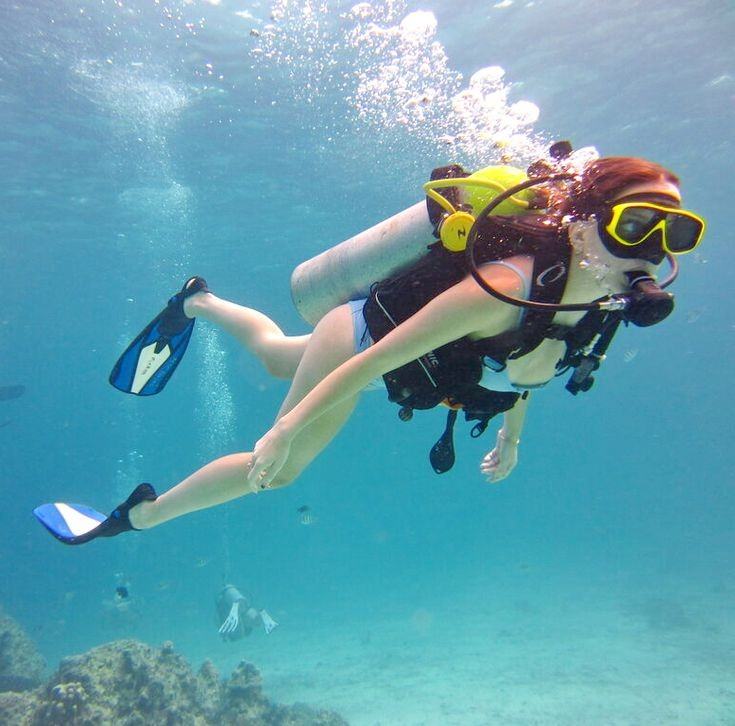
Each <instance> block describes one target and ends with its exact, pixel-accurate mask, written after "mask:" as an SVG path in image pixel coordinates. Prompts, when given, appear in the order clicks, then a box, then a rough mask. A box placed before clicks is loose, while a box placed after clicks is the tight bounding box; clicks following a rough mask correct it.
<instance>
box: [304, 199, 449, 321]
mask: <svg viewBox="0 0 735 726" xmlns="http://www.w3.org/2000/svg"><path fill="white" fill-rule="evenodd" d="M433 230H434V226H433V225H432V223H431V221H430V220H429V214H428V212H427V210H426V202H423V201H422V202H417V203H416V204H414V205H413V206H412V207H409V208H408V209H404V210H403V211H402V212H399V213H398V214H395V215H393V216H392V217H389V218H388V219H385V220H383V221H382V222H380V223H379V224H376V225H375V226H373V227H370V228H369V229H366V230H365V231H363V232H360V233H359V234H356V235H355V236H354V237H350V239H348V240H345V241H344V242H341V243H340V244H338V245H336V246H335V247H332V248H331V249H329V250H326V251H325V252H322V253H321V254H319V255H317V256H316V257H312V258H311V259H310V260H306V262H302V263H301V264H300V265H299V266H298V267H297V268H296V269H295V270H294V271H293V273H292V275H291V296H292V298H293V301H294V305H296V309H297V310H298V311H299V313H300V315H301V317H302V318H304V320H306V321H307V322H308V323H311V325H316V324H317V323H318V322H319V320H320V319H321V318H322V317H323V316H324V315H325V314H326V313H327V312H329V311H330V310H331V309H332V308H334V307H337V306H338V305H342V304H343V303H346V302H347V301H348V300H357V299H359V298H363V297H367V295H368V293H369V292H370V285H372V284H373V283H374V282H377V281H378V280H383V279H385V278H386V277H389V276H390V275H392V274H393V273H395V272H397V271H398V270H400V269H402V268H404V267H408V266H409V265H412V264H413V263H414V262H416V261H417V260H419V259H421V257H423V256H424V255H425V254H426V251H427V246H428V245H429V244H430V243H431V242H433V241H435V239H434V237H433Z"/></svg>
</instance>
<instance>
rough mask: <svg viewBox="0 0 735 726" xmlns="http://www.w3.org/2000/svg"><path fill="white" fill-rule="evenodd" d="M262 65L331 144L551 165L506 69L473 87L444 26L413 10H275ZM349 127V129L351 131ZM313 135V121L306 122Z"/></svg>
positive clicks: (385, 6)
mask: <svg viewBox="0 0 735 726" xmlns="http://www.w3.org/2000/svg"><path fill="white" fill-rule="evenodd" d="M270 17H271V22H270V23H268V24H266V25H264V26H263V28H262V29H261V30H259V31H258V33H257V36H256V40H257V42H256V43H255V46H254V47H253V50H252V52H253V57H254V58H255V59H256V63H257V67H258V69H259V71H260V72H262V74H263V75H264V76H267V75H268V73H269V71H271V70H274V69H277V70H280V76H279V79H278V80H279V82H281V83H286V84H287V85H289V92H290V93H291V95H292V97H294V98H295V99H296V100H297V101H298V102H300V104H301V105H302V106H303V107H313V108H316V109H318V110H319V113H318V114H317V118H316V119H315V120H313V121H311V123H312V125H313V128H317V127H318V128H321V129H323V128H324V127H325V125H326V126H328V127H329V128H328V133H329V134H330V135H331V136H337V135H340V134H350V135H359V134H360V133H363V132H365V131H369V132H370V133H371V141H374V143H375V144H377V145H379V146H382V147H383V148H384V149H385V150H386V152H390V151H398V150H401V151H402V152H404V153H405V152H406V151H414V152H418V153H419V155H423V154H430V155H432V156H434V157H436V156H438V155H441V156H444V157H451V158H453V159H455V160H457V161H460V162H461V163H464V164H467V165H469V166H471V167H472V166H479V165H482V164H487V163H492V162H499V161H508V162H514V163H524V162H527V161H531V160H533V159H535V158H538V157H539V156H540V155H542V153H543V151H544V147H545V144H546V142H545V139H543V138H541V136H540V135H539V134H537V133H535V132H534V131H533V125H534V123H535V122H536V121H537V119H538V116H539V109H538V107H537V106H536V105H535V104H533V103H531V102H530V101H522V100H521V101H515V102H512V101H511V100H510V94H511V88H512V87H511V84H509V83H508V82H506V80H505V72H504V70H503V69H502V68H501V67H499V66H490V67H487V68H483V69H481V70H478V71H477V72H476V73H475V74H474V75H473V76H472V77H471V78H470V79H469V81H466V80H465V79H464V78H463V76H462V74H461V73H459V72H458V71H456V70H454V69H453V68H452V66H451V63H450V61H449V58H448V56H447V53H446V50H445V48H444V46H443V45H442V44H441V43H440V42H439V41H438V40H437V38H436V35H437V27H438V24H437V19H436V17H435V16H434V14H433V13H431V12H428V11H415V12H410V13H408V12H407V8H406V3H405V2H404V1H403V0H376V1H375V2H360V3H358V4H356V5H354V6H353V7H352V8H351V9H350V10H349V11H347V12H340V10H339V6H338V5H336V4H335V3H330V2H329V1H328V0H306V1H305V2H304V1H300V0H275V1H274V3H273V6H272V12H271V16H270ZM346 120H347V121H348V123H345V121H346ZM305 123H306V124H307V125H308V124H309V123H310V122H309V121H306V122H305Z"/></svg>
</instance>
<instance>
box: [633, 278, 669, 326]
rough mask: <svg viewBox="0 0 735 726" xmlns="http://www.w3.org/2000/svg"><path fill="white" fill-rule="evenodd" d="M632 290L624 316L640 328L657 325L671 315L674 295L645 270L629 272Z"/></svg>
mask: <svg viewBox="0 0 735 726" xmlns="http://www.w3.org/2000/svg"><path fill="white" fill-rule="evenodd" d="M627 274H628V280H629V282H630V288H631V290H630V292H629V293H626V295H625V298H626V301H627V304H626V306H625V312H624V313H623V316H624V317H625V319H626V320H627V321H629V322H631V323H633V325H637V326H638V327H639V328H647V327H648V326H649V325H656V323H660V322H661V321H662V320H664V319H665V318H667V317H668V316H669V315H671V312H672V311H673V309H674V296H673V295H672V294H671V293H670V292H666V291H665V290H662V289H661V287H660V286H659V285H658V284H657V283H656V281H655V280H654V279H653V278H652V277H651V276H650V275H648V274H647V273H644V272H629V273H627Z"/></svg>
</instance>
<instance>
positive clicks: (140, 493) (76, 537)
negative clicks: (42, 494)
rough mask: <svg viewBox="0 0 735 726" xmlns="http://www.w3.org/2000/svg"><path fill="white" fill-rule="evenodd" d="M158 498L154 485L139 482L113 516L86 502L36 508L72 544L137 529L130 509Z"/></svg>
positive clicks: (40, 517)
mask: <svg viewBox="0 0 735 726" xmlns="http://www.w3.org/2000/svg"><path fill="white" fill-rule="evenodd" d="M156 498H157V496H156V492H155V490H154V489H153V487H152V486H151V485H150V484H147V483H146V484H139V485H138V486H137V487H135V489H134V490H133V492H132V493H131V494H130V496H129V497H128V498H127V499H126V500H125V501H124V502H123V503H122V504H119V505H118V506H117V507H115V509H114V510H113V512H112V514H110V516H109V517H108V516H106V515H104V514H102V513H101V512H98V511H96V510H95V509H92V507H88V506H86V505H85V504H66V503H65V502H54V503H53V504H42V505H41V506H40V507H36V508H35V509H34V510H33V514H34V516H35V517H36V519H37V520H38V521H39V522H40V523H41V524H42V525H43V526H44V527H46V529H47V530H48V531H49V532H51V534H52V535H53V536H54V537H56V539H58V540H59V541H60V542H63V543H64V544H69V545H78V544H84V543H85V542H91V541H92V540H93V539H97V537H114V536H115V535H118V534H122V533H123V532H129V531H130V530H132V529H135V528H134V527H133V526H132V525H131V524H130V519H129V517H128V512H129V511H130V510H131V509H132V507H134V506H135V505H136V504H140V503H141V502H146V501H148V502H152V501H155V500H156Z"/></svg>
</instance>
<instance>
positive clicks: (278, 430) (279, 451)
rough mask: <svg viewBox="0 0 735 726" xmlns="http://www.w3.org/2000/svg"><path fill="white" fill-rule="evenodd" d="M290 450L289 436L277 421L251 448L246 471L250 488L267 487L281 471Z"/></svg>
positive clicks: (255, 489) (256, 489)
mask: <svg viewBox="0 0 735 726" xmlns="http://www.w3.org/2000/svg"><path fill="white" fill-rule="evenodd" d="M290 450H291V436H290V435H289V434H288V432H287V430H286V429H284V428H283V427H282V426H280V425H279V423H276V424H275V425H274V426H273V428H272V429H271V430H270V431H269V432H268V433H267V434H266V435H265V436H263V438H261V439H260V440H259V441H258V442H257V443H256V444H255V448H254V449H253V455H252V459H251V460H250V471H249V472H248V484H249V486H250V489H251V490H252V491H254V492H257V491H258V490H259V489H267V488H268V487H270V485H271V483H272V482H273V480H274V479H275V478H276V476H277V475H278V472H279V471H281V469H282V468H283V465H284V464H285V463H286V459H288V452H289V451H290Z"/></svg>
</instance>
